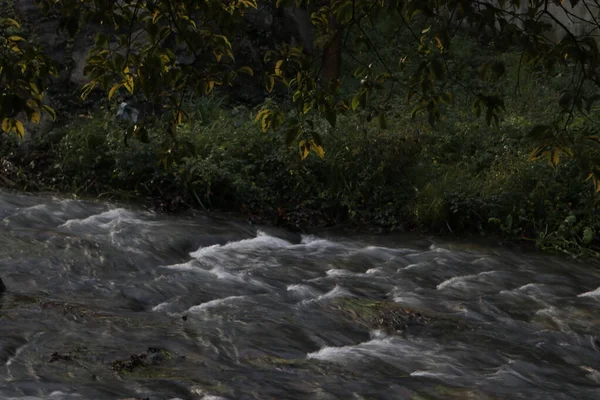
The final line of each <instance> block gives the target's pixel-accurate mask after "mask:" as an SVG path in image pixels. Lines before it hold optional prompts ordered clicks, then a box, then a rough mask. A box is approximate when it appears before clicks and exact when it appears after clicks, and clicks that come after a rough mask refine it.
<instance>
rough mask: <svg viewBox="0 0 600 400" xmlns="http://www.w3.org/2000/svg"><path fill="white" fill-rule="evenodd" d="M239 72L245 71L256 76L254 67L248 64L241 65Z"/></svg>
mask: <svg viewBox="0 0 600 400" xmlns="http://www.w3.org/2000/svg"><path fill="white" fill-rule="evenodd" d="M238 72H240V73H241V72H243V73H245V74H248V75H250V76H254V71H253V70H252V68H250V67H248V66H244V67H241V68H240V69H238Z"/></svg>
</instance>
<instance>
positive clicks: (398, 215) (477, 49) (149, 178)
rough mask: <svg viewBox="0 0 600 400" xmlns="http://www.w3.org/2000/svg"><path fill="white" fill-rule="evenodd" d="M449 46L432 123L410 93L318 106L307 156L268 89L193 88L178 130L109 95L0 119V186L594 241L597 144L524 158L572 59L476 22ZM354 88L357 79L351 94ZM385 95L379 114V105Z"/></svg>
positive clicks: (448, 231)
mask: <svg viewBox="0 0 600 400" xmlns="http://www.w3.org/2000/svg"><path fill="white" fill-rule="evenodd" d="M380 28H381V29H384V27H380ZM381 35H382V36H381V37H382V38H383V37H384V36H385V35H383V34H381ZM453 46H454V47H453V53H452V59H451V60H449V62H450V64H451V65H450V66H449V67H448V68H450V69H451V70H452V72H453V73H454V74H456V82H458V83H456V82H455V83H453V84H452V85H454V86H452V87H449V88H448V89H449V90H450V91H451V92H452V93H454V102H453V103H454V104H453V105H452V106H449V109H448V110H447V112H446V113H444V114H443V115H442V116H441V120H440V121H439V122H438V123H436V124H435V125H434V126H431V125H430V124H429V123H428V121H427V117H426V116H416V117H414V116H412V115H411V108H410V107H409V106H408V105H406V99H405V98H403V97H402V96H401V94H397V95H391V97H390V98H388V99H386V100H385V103H381V104H380V103H377V104H376V103H373V104H371V105H370V106H369V107H365V108H362V107H361V108H358V109H357V110H356V111H355V112H348V113H344V112H341V111H340V112H339V113H338V116H337V122H336V124H335V127H332V126H331V125H330V123H329V121H327V120H326V119H325V118H323V117H319V116H318V115H316V114H315V115H312V114H311V116H310V118H311V120H312V122H311V124H312V128H311V129H312V130H313V131H314V132H316V133H317V134H318V136H319V137H320V139H321V142H322V146H323V148H324V150H325V154H324V157H323V159H321V158H320V157H319V156H318V154H317V153H315V152H311V153H310V155H309V156H308V157H307V158H306V159H304V160H302V159H301V157H300V154H299V149H298V143H297V142H293V144H292V145H286V144H285V142H286V140H285V136H286V135H285V130H286V127H285V126H283V127H282V128H281V131H278V132H273V131H268V132H267V133H265V132H263V131H262V129H261V126H260V123H257V122H255V117H256V115H257V113H258V112H260V110H261V109H262V107H263V105H258V106H256V107H251V106H245V105H240V104H235V103H233V102H231V101H229V100H228V99H227V98H226V97H225V95H224V94H223V93H221V94H219V93H218V92H216V94H213V95H212V96H209V97H205V98H201V99H191V100H189V101H187V102H185V103H184V104H183V110H184V111H185V115H186V116H187V118H185V119H184V120H183V121H182V124H181V125H180V126H179V127H178V129H177V133H176V134H175V135H169V134H168V133H167V132H165V129H164V128H160V127H159V125H160V124H158V123H157V121H152V120H150V122H147V123H146V124H143V119H144V117H145V116H144V115H143V114H142V116H141V119H142V121H141V122H142V124H139V125H140V126H141V127H142V128H140V127H137V128H139V129H136V130H134V129H133V128H134V125H133V124H132V123H128V122H126V121H123V120H118V119H117V118H116V112H117V110H116V108H117V106H116V104H112V105H110V104H108V103H106V102H105V101H100V102H99V103H97V104H95V107H94V108H90V109H89V110H88V111H86V110H80V111H79V115H78V116H72V117H73V118H72V119H71V120H69V121H68V122H65V123H63V126H62V127H59V128H57V129H54V130H53V131H52V132H51V133H50V134H45V135H38V136H36V137H34V138H33V139H32V140H29V141H27V142H25V143H20V141H19V139H17V138H15V137H10V136H6V135H2V136H1V137H0V169H1V173H0V187H4V188H9V189H14V190H19V191H23V192H39V191H45V192H56V193H60V194H61V195H70V196H77V197H80V198H81V197H83V198H99V199H103V200H109V201H127V202H132V203H135V204H142V205H143V206H145V207H147V208H151V209H154V210H160V211H165V212H179V211H182V210H187V209H199V210H219V211H232V212H237V213H241V214H242V215H245V216H247V219H248V220H249V221H250V222H252V223H256V224H269V225H277V226H282V227H285V228H286V229H290V230H295V231H305V230H307V229H311V228H320V229H322V228H325V227H332V226H340V225H344V226H348V227H350V228H351V229H353V230H363V231H365V230H366V231H375V232H419V233H421V234H424V235H452V236H459V237H460V236H466V235H470V236H471V237H490V238H498V239H499V240H501V241H504V242H506V243H520V244H524V245H526V246H535V247H537V248H540V249H543V250H551V251H558V252H563V253H567V254H569V255H574V256H584V255H597V254H598V251H600V247H599V246H598V243H599V240H598V235H597V233H598V232H600V219H599V218H598V216H599V214H598V209H599V205H600V195H599V193H595V192H594V185H593V184H592V182H591V181H589V180H587V181H586V177H587V176H588V174H589V171H590V168H592V167H591V166H590V165H593V160H595V159H600V146H596V145H595V144H588V145H581V146H579V145H578V146H579V147H578V148H577V149H575V151H576V152H577V157H574V158H568V157H567V156H566V155H562V157H561V158H560V163H559V164H558V165H553V163H552V162H551V163H548V162H547V160H546V159H543V160H537V161H531V160H530V154H531V150H532V149H533V148H534V147H535V146H538V145H539V142H536V141H535V140H533V139H532V138H530V137H529V136H528V132H530V131H531V130H532V128H533V127H534V126H536V125H537V124H539V123H541V122H540V121H542V122H543V121H548V120H550V119H552V118H553V117H554V116H556V115H558V114H559V113H560V106H559V104H558V102H557V101H556V100H557V99H558V98H559V97H560V96H561V93H562V88H563V87H564V85H565V82H569V80H570V79H571V77H570V75H569V71H568V70H566V69H565V70H563V71H561V70H557V71H556V73H555V75H554V76H549V75H548V74H547V73H546V72H545V71H538V70H532V69H530V68H525V67H521V65H520V61H521V59H520V56H521V54H520V52H519V51H518V49H514V50H510V49H509V50H506V49H504V50H502V51H501V52H500V51H499V50H498V49H494V48H491V47H483V48H482V47H481V46H479V45H476V44H475V43H474V41H473V39H471V38H468V37H460V36H457V37H455V38H454V40H453ZM387 56H389V57H390V59H393V58H394V57H393V55H387ZM492 61H493V62H496V61H499V62H502V63H503V64H504V65H505V66H506V70H505V72H504V74H502V75H501V76H499V77H497V78H496V79H495V80H494V82H493V84H492V83H489V82H486V85H488V84H489V85H492V87H490V89H493V90H494V93H496V94H497V95H499V96H503V97H504V99H505V110H504V111H503V112H502V113H500V114H499V124H498V125H497V126H496V125H495V124H493V123H492V124H491V125H488V123H486V119H485V118H483V117H480V116H477V115H476V113H474V112H473V108H472V107H473V98H472V95H471V93H470V92H469V91H479V90H481V84H482V81H481V79H482V78H481V77H480V71H479V67H480V65H482V64H485V63H486V62H492ZM355 67H356V65H351V63H349V64H348V65H345V66H344V70H345V71H346V72H348V73H350V72H351V71H353V69H354V68H355ZM407 73H410V72H407ZM347 82H352V80H349V81H347ZM355 89H356V88H354V87H352V84H351V83H348V84H347V85H346V86H344V87H343V88H342V89H341V91H342V93H341V95H345V94H348V93H353V92H354V90H355ZM122 100H127V99H122ZM280 100H281V99H280ZM270 101H271V99H269V98H266V99H265V105H267V104H271V103H270ZM390 104H394V106H393V107H390ZM280 105H281V106H282V107H284V108H285V107H286V103H285V101H283V102H281V101H280ZM386 108H387V109H388V110H389V111H388V112H387V113H386V118H385V123H384V124H382V123H381V120H380V119H379V118H371V117H372V114H371V113H372V112H374V111H373V110H378V109H386ZM288 111H290V112H292V111H291V110H288ZM590 112H592V113H593V112H595V109H594V108H592V109H591V110H590ZM150 117H152V116H150ZM298 118H306V116H304V115H298ZM570 124H571V126H573V127H575V128H577V127H579V128H577V129H575V128H573V129H572V132H571V133H572V134H576V135H579V136H581V137H584V136H585V135H586V134H587V133H586V132H589V129H588V125H589V122H588V120H587V119H586V118H584V117H577V118H575V119H574V120H573V121H571V123H570ZM579 136H578V137H579ZM550 161H553V160H550ZM549 164H550V165H549Z"/></svg>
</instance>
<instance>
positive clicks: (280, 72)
mask: <svg viewBox="0 0 600 400" xmlns="http://www.w3.org/2000/svg"><path fill="white" fill-rule="evenodd" d="M282 66H283V60H279V61H277V63H276V64H275V75H283V70H282V69H281V67H282Z"/></svg>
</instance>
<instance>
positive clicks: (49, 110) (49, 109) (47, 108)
mask: <svg viewBox="0 0 600 400" xmlns="http://www.w3.org/2000/svg"><path fill="white" fill-rule="evenodd" d="M41 108H42V110H44V111H46V112H47V113H48V115H50V117H51V118H52V120H53V121H55V120H56V111H54V109H53V108H52V107H50V106H49V105H47V104H42V107H41Z"/></svg>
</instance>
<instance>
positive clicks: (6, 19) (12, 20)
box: [0, 18, 21, 29]
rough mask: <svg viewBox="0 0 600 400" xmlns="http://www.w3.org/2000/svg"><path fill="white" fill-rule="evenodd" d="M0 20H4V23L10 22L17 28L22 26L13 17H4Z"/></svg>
mask: <svg viewBox="0 0 600 400" xmlns="http://www.w3.org/2000/svg"><path fill="white" fill-rule="evenodd" d="M0 22H2V23H8V24H10V25H12V26H14V27H15V28H17V29H19V28H20V27H21V24H19V23H18V22H17V21H15V20H14V19H12V18H3V19H1V20H0Z"/></svg>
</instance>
